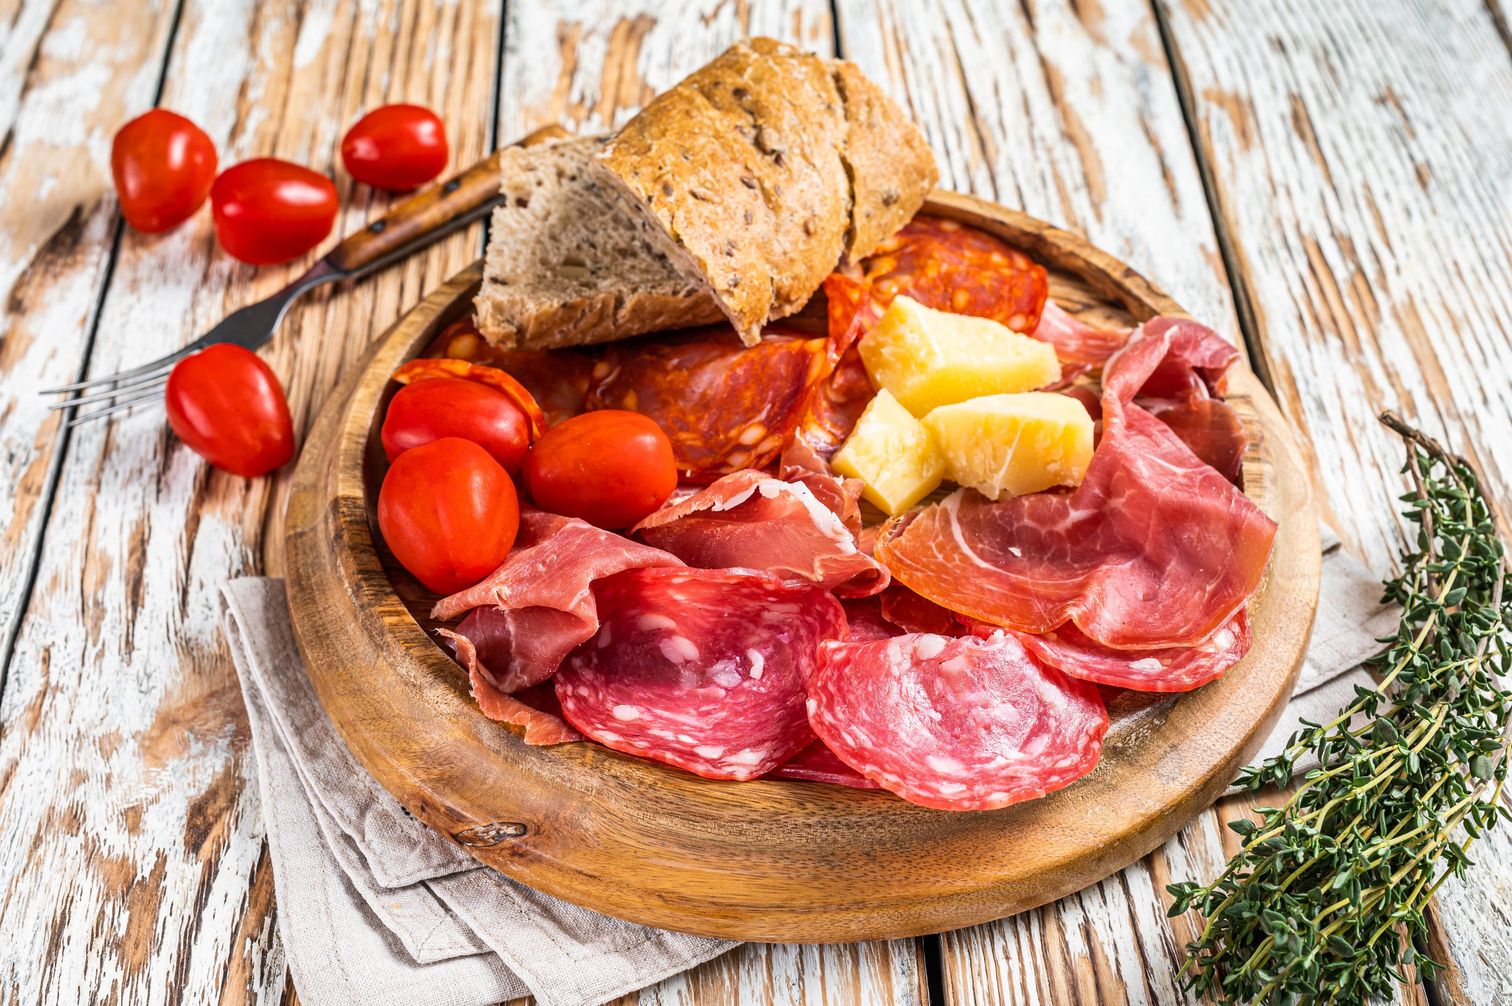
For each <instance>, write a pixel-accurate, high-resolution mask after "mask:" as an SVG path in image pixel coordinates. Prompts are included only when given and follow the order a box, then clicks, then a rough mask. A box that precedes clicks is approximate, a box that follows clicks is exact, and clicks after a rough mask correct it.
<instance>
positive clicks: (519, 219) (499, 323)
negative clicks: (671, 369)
mask: <svg viewBox="0 0 1512 1006" xmlns="http://www.w3.org/2000/svg"><path fill="white" fill-rule="evenodd" d="M602 142H603V141H602V140H601V139H598V138H593V137H587V138H583V139H576V140H564V141H560V142H556V143H548V144H541V145H537V146H531V147H512V148H510V149H508V150H505V151H503V153H502V155H501V160H502V168H503V171H502V174H503V182H502V191H503V194H504V195H505V196H506V197H508V198H507V199H506V201H505V203H504V204H503V205H501V206H499V207H498V208H497V209H495V210H494V213H493V225H492V228H491V229H490V231H489V238H488V249H487V251H486V252H485V254H484V269H483V273H484V279H483V286H482V288H481V289H480V290H479V292H478V296H477V299H476V300H475V302H474V308H475V311H476V316H477V323H478V327H479V329H480V330H481V331H482V332H483V334H484V335H485V336H487V337H488V338H489V340H490V341H493V342H495V343H498V344H500V345H504V346H511V347H517V348H521V349H551V348H555V347H558V346H576V345H584V344H587V343H593V342H604V341H607V340H610V339H620V338H625V337H627V336H631V335H639V334H640V333H642V332H654V331H659V330H661V329H667V328H682V327H685V326H689V325H704V324H710V323H712V322H716V321H719V320H720V319H722V318H723V317H724V315H723V313H722V312H721V310H720V308H719V306H718V305H717V304H716V303H715V301H714V299H713V297H712V296H711V295H710V293H709V292H708V291H707V290H706V289H704V288H702V287H701V286H700V285H699V284H698V283H696V282H694V281H692V280H689V279H688V278H686V277H685V276H683V275H682V274H681V273H679V272H678V270H676V269H675V268H673V266H672V264H671V263H670V262H669V261H668V260H667V257H666V256H665V255H664V254H663V253H662V252H661V251H659V250H657V249H656V248H655V247H653V245H652V244H651V242H650V241H649V240H648V239H647V237H646V235H645V233H644V232H643V231H642V229H641V228H640V226H639V225H638V223H637V222H636V221H635V219H634V218H632V217H630V216H628V215H626V214H625V212H624V211H623V209H622V208H621V207H620V206H619V205H618V203H617V201H616V200H614V199H612V198H611V197H610V196H609V195H608V194H607V193H606V192H605V191H604V190H603V189H602V188H601V186H600V185H599V183H598V182H596V181H595V180H594V178H593V176H592V173H591V172H590V171H589V162H590V160H591V159H592V156H593V154H594V152H595V151H596V150H597V149H598V148H599V146H600V145H601V144H602Z"/></svg>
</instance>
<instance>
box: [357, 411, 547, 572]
mask: <svg viewBox="0 0 1512 1006" xmlns="http://www.w3.org/2000/svg"><path fill="white" fill-rule="evenodd" d="M519 529H520V504H519V500H518V499H517V498H516V497H515V488H514V483H513V482H511V481H510V479H509V475H508V474H507V473H506V472H505V471H504V469H503V468H500V467H499V463H498V462H497V461H495V460H494V459H493V458H491V457H489V455H488V452H487V451H485V450H484V449H483V448H481V447H479V446H478V445H477V444H475V443H473V442H472V441H470V440H463V439H461V438H460V437H442V438H441V439H440V440H434V441H432V442H430V443H428V444H424V445H422V446H420V447H414V448H411V449H410V450H407V451H405V452H404V453H403V454H401V455H399V458H398V459H397V460H396V461H395V462H394V464H393V466H392V467H390V468H389V470H388V474H387V475H386V476H384V479H383V487H382V488H381V489H379V490H378V530H380V531H382V532H383V540H384V541H385V542H387V543H388V547H389V551H391V552H393V553H394V558H396V559H398V560H399V562H400V563H401V564H402V565H403V566H404V568H405V569H407V570H409V571H410V572H411V573H413V574H414V575H415V578H416V579H417V580H419V581H420V582H421V583H423V584H425V585H426V586H427V587H429V588H430V589H431V590H434V591H435V592H436V593H438V594H454V593H456V592H457V591H459V590H462V589H464V588H466V587H471V586H472V585H473V584H475V583H477V582H478V581H479V580H481V579H483V578H484V577H485V576H487V575H488V574H489V573H492V572H493V571H494V570H495V569H497V568H498V566H499V563H501V562H503V561H504V557H505V556H506V555H508V554H509V549H510V547H511V546H512V545H514V540H515V534H516V533H517V532H518V531H519Z"/></svg>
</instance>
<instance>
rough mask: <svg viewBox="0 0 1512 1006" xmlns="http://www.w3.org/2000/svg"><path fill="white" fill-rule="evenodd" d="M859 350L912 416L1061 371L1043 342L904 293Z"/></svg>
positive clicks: (1046, 380)
mask: <svg viewBox="0 0 1512 1006" xmlns="http://www.w3.org/2000/svg"><path fill="white" fill-rule="evenodd" d="M860 350H861V360H862V362H863V363H865V364H866V372H867V373H868V374H870V375H871V379H872V383H873V384H875V385H877V386H878V387H881V388H886V389H887V390H888V391H891V392H892V393H893V397H895V398H897V400H898V401H899V402H901V403H902V405H903V407H904V408H905V409H907V410H908V411H909V412H912V413H913V414H914V415H916V416H922V415H924V414H925V413H926V412H928V411H929V410H930V409H933V408H937V407H939V406H941V405H950V404H953V403H955V402H964V401H966V400H967V399H968V398H977V397H978V396H981V395H995V394H1003V393H1012V392H1016V391H1032V390H1034V389H1035V388H1043V387H1044V386H1045V385H1047V384H1051V383H1053V382H1055V381H1058V380H1060V376H1061V370H1060V362H1059V361H1058V360H1057V359H1056V358H1055V347H1053V346H1051V345H1050V344H1049V343H1047V342H1041V341H1040V340H1038V339H1032V338H1030V337H1029V336H1027V335H1019V334H1018V333H1017V332H1014V331H1013V330H1012V329H1010V328H1008V327H1007V326H1006V325H1003V324H1001V323H1000V322H996V321H993V320H992V319H991V318H973V317H970V316H968V315H964V314H950V313H949V312H946V311H936V310H933V309H931V308H927V307H925V306H923V305H922V304H920V303H918V302H917V301H915V300H912V299H911V298H909V297H897V298H895V299H894V300H893V302H892V306H890V307H889V308H888V309H887V312H886V313H885V314H883V315H882V318H881V320H879V321H878V322H877V325H876V327H875V328H873V329H872V330H871V331H870V332H868V333H867V334H866V336H865V337H864V338H863V339H862V340H861V345H860Z"/></svg>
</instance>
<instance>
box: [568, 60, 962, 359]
mask: <svg viewBox="0 0 1512 1006" xmlns="http://www.w3.org/2000/svg"><path fill="white" fill-rule="evenodd" d="M847 95H850V96H852V97H851V99H850V100H851V101H853V102H854V108H849V107H847ZM594 161H595V165H596V167H597V168H599V169H601V172H600V173H601V174H602V176H603V178H604V184H605V186H606V187H607V188H610V189H612V190H614V191H617V192H618V193H619V195H620V197H621V199H622V201H623V203H624V204H625V205H626V206H627V207H628V208H629V209H631V210H632V211H633V212H635V213H637V215H638V216H639V217H640V218H641V219H642V221H643V222H644V223H645V224H646V226H647V236H648V237H649V238H650V239H651V240H652V241H653V242H654V243H655V244H656V245H657V246H658V247H659V248H660V249H661V250H662V251H663V252H665V253H666V254H667V256H668V257H669V259H670V260H671V261H672V263H673V265H675V266H677V267H678V268H679V269H680V270H681V271H683V273H684V274H685V275H686V276H688V277H689V279H690V280H694V281H696V282H698V283H700V284H701V285H702V286H703V287H704V288H705V289H707V290H708V291H709V292H711V293H712V294H713V296H714V297H715V299H716V300H718V302H719V303H720V306H721V307H723V309H724V312H725V314H726V315H727V316H728V317H729V319H730V322H731V323H732V324H733V325H734V326H735V329H736V331H737V332H739V333H740V336H741V338H742V339H743V340H745V342H746V343H747V344H754V343H755V342H756V341H757V340H758V339H759V338H760V333H761V326H762V325H764V324H765V323H766V322H768V321H771V320H773V319H776V318H782V317H786V316H787V315H789V314H792V313H793V312H795V311H797V310H799V309H800V308H801V307H802V306H803V305H804V304H805V303H806V302H807V301H808V299H809V297H811V296H812V295H813V293H814V291H815V290H817V289H818V288H819V284H820V283H822V282H823V280H824V277H825V276H827V275H829V274H830V272H832V271H833V270H834V269H835V267H836V266H837V265H839V264H841V263H842V262H843V261H845V260H846V259H847V258H855V257H859V256H860V255H863V254H865V252H866V251H870V250H871V248H873V247H875V245H876V244H877V243H878V242H879V241H881V240H882V239H883V238H885V237H887V236H888V235H890V234H891V233H892V232H893V231H895V230H896V229H897V228H898V227H899V226H901V225H902V223H903V222H904V221H906V220H907V219H908V218H909V217H911V216H912V215H913V213H914V212H915V211H916V210H917V209H918V208H919V206H920V205H922V204H923V201H924V197H925V195H926V194H927V193H928V191H929V189H930V187H931V186H932V185H933V182H934V178H935V168H934V159H933V157H932V156H931V154H930V152H929V148H928V145H927V144H925V142H924V139H923V137H922V136H921V135H920V134H919V132H918V130H917V129H916V128H915V127H914V126H913V125H912V123H910V122H908V120H907V119H906V117H904V115H903V113H902V111H901V110H900V109H898V108H897V106H896V105H893V104H892V102H890V101H889V100H888V99H887V98H886V97H885V96H884V95H883V94H882V93H881V91H880V90H878V89H877V88H876V87H875V85H873V84H871V82H870V81H867V80H866V79H865V78H864V77H863V76H861V74H860V71H859V70H856V68H855V67H854V66H852V65H851V64H848V63H841V62H837V61H831V60H824V59H821V58H819V57H818V56H815V55H813V54H811V53H805V52H801V51H800V50H798V49H795V48H793V47H792V46H789V45H785V44H783V43H781V42H777V41H774V40H772V39H766V38H753V39H748V40H746V41H744V42H739V43H736V44H735V45H734V46H732V47H731V48H729V49H728V50H726V51H725V52H724V53H722V54H721V55H720V56H718V57H716V58H715V59H714V61H713V62H711V63H709V64H708V65H707V66H705V67H703V68H702V69H700V70H697V71H695V72H694V73H693V74H692V75H690V76H689V77H687V78H686V79H684V80H683V81H682V82H681V83H679V84H678V85H677V86H675V87H673V88H672V89H671V90H669V91H666V92H663V93H662V94H661V95H658V96H657V97H656V98H654V99H653V100H652V101H651V103H650V104H648V105H647V106H646V107H645V108H644V109H643V110H642V111H641V112H640V114H639V115H637V116H635V117H634V118H633V119H631V120H630V122H629V123H627V124H626V125H625V127H624V128H623V129H622V130H621V131H620V132H619V133H618V134H617V135H616V136H614V137H613V138H611V139H610V140H609V142H608V143H607V144H605V146H604V147H603V148H602V149H601V150H600V151H599V152H598V154H597V155H596V156H595V158H594ZM857 195H858V196H859V197H860V198H859V201H858V200H857V199H856V198H855V196H857ZM858 208H859V209H860V211H861V216H860V217H859V218H858V217H857V216H856V211H857V209H858Z"/></svg>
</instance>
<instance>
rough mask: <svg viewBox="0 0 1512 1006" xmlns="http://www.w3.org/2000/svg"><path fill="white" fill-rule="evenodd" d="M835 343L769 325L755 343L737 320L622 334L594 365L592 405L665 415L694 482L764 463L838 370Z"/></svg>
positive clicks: (663, 421)
mask: <svg viewBox="0 0 1512 1006" xmlns="http://www.w3.org/2000/svg"><path fill="white" fill-rule="evenodd" d="M828 343H829V340H828V339H823V338H810V337H806V336H799V335H796V334H789V333H787V332H785V331H784V330H783V329H781V328H780V327H776V326H769V327H768V328H767V329H766V331H765V332H764V333H763V335H762V339H761V342H759V343H757V344H756V345H755V346H746V345H743V344H742V343H741V341H740V338H739V336H737V335H736V334H735V330H734V329H732V328H730V327H729V326H727V325H726V326H713V327H709V328H701V329H695V330H693V331H690V332H683V333H678V334H676V335H658V336H649V337H645V338H641V339H631V340H627V341H624V342H617V343H614V344H612V345H610V346H609V347H608V348H606V349H605V350H604V355H603V357H602V359H600V361H599V363H598V367H597V369H596V370H595V371H594V378H593V384H592V387H591V388H590V389H589V393H588V408H590V409H628V410H630V411H632V412H640V413H643V414H644V415H647V416H650V417H651V418H652V419H654V420H656V422H657V423H658V424H659V425H660V426H661V428H662V429H663V430H665V431H666V434H667V436H668V437H669V438H670V439H671V441H672V453H673V456H674V457H675V458H676V460H677V465H678V468H679V469H680V470H681V471H682V473H683V476H684V477H685V478H687V479H689V480H690V481H694V482H712V481H714V480H715V479H717V478H719V477H720V476H722V475H728V474H729V473H730V472H734V471H739V470H740V469H742V468H764V467H766V466H767V464H769V463H770V462H772V461H773V460H775V459H776V458H777V455H778V454H780V453H781V452H782V448H783V446H784V445H786V444H787V442H788V440H789V439H791V438H792V435H793V431H794V429H795V428H796V427H797V425H798V421H799V420H800V419H801V418H802V416H803V414H804V411H805V410H806V409H807V407H808V404H809V401H810V399H811V398H812V393H813V390H814V388H815V386H816V385H817V384H818V383H819V381H821V380H822V379H823V378H824V377H825V375H826V374H828V373H829V370H830V368H831V362H830V360H829V356H828V351H827V347H828Z"/></svg>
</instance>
